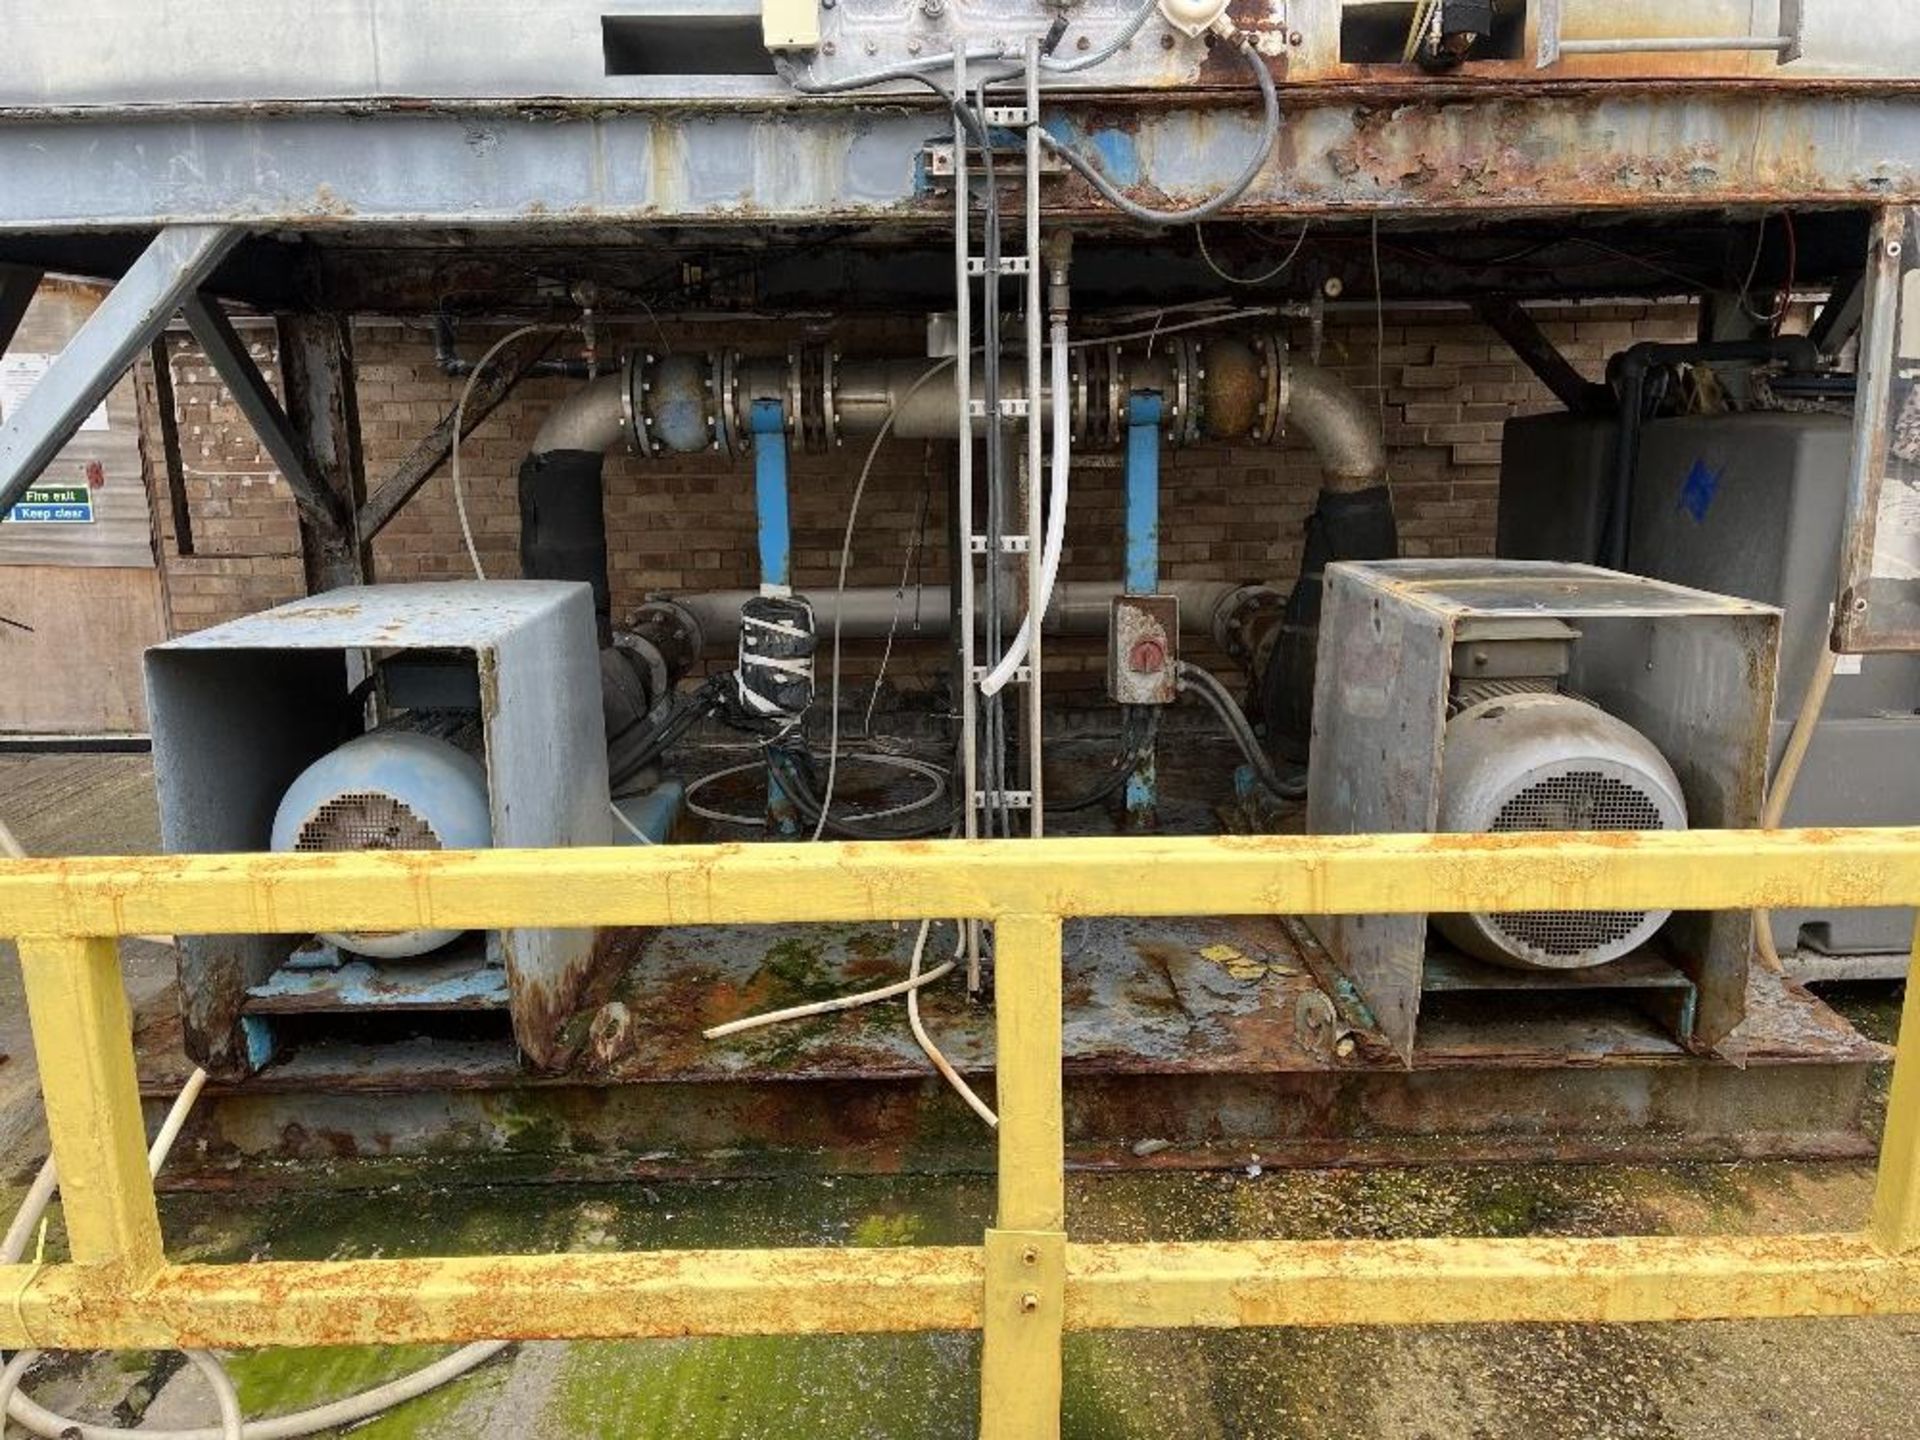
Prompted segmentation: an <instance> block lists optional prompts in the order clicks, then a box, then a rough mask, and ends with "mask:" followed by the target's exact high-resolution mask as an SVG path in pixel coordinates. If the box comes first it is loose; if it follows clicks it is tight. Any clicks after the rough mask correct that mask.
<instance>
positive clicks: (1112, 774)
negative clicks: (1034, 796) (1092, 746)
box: [1046, 705, 1160, 815]
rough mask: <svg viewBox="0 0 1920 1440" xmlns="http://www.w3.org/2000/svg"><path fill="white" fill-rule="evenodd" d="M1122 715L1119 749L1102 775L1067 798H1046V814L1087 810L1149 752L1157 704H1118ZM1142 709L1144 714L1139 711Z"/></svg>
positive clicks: (1115, 789) (1120, 784)
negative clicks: (1123, 713) (1097, 781)
mask: <svg viewBox="0 0 1920 1440" xmlns="http://www.w3.org/2000/svg"><path fill="white" fill-rule="evenodd" d="M1122 708H1123V709H1124V710H1125V712H1126V715H1125V718H1124V719H1123V720H1122V721H1121V725H1120V753H1119V755H1118V756H1116V757H1115V759H1114V761H1113V764H1112V766H1111V768H1110V769H1109V770H1108V772H1107V774H1106V776H1105V777H1104V778H1103V779H1101V780H1100V781H1099V783H1098V784H1096V785H1095V786H1094V787H1093V789H1091V790H1089V791H1088V792H1087V793H1086V794H1084V795H1079V796H1075V797H1074V798H1073V799H1071V800H1050V801H1048V802H1047V807H1046V808H1047V811H1048V813H1050V814H1062V815H1065V814H1071V813H1072V812H1074V811H1076V810H1091V809H1093V807H1094V806H1096V805H1100V804H1104V803H1105V802H1106V801H1108V800H1111V799H1112V798H1113V797H1114V796H1115V795H1117V794H1119V793H1120V792H1121V791H1122V790H1124V789H1125V788H1126V784H1127V781H1128V780H1130V779H1132V778H1133V774H1134V772H1135V771H1136V770H1138V769H1139V768H1140V764H1141V762H1142V761H1144V760H1145V759H1146V758H1147V756H1148V755H1150V754H1152V753H1153V741H1154V736H1155V735H1156V734H1157V733H1158V732H1159V729H1160V707H1159V706H1157V705H1127V706H1123V707H1122ZM1143 711H1144V712H1145V715H1144V718H1143V716H1142V713H1141V712H1143Z"/></svg>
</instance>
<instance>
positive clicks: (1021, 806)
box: [973, 790, 1033, 810]
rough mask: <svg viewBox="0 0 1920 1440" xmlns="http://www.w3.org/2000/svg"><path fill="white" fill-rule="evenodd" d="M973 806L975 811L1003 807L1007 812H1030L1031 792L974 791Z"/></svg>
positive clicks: (1031, 806)
mask: <svg viewBox="0 0 1920 1440" xmlns="http://www.w3.org/2000/svg"><path fill="white" fill-rule="evenodd" d="M973 805H974V808H975V809H976V810H984V809H986V808H987V807H988V806H989V805H1004V806H1005V807H1006V808H1007V809H1009V810H1031V809H1032V808H1033V792H1032V791H1031V790H998V791H996V790H976V791H974V792H973Z"/></svg>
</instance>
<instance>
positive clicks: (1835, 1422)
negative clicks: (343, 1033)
mask: <svg viewBox="0 0 1920 1440" xmlns="http://www.w3.org/2000/svg"><path fill="white" fill-rule="evenodd" d="M0 819H4V820H5V821H6V822H7V823H8V824H9V825H11V826H12V827H13V828H14V829H15V831H16V833H17V834H18V835H19V837H20V839H21V841H22V843H24V844H25V845H27V846H28V847H29V848H30V849H33V850H35V851H37V852H38V853H66V854H77V853H102V852H111V851H115V850H120V851H131V850H146V849H151V848H152V847H153V844H154V825H153V816H152V806H151V800H150V790H149V780H148V772H147V766H146V762H145V760H144V759H143V758H141V757H127V756H93V757H82V758H72V757H39V756H36V757H15V756H0ZM10 958H11V956H10V954H8V955H6V956H0V961H4V960H9V959H10ZM164 972H165V959H164V956H163V955H162V954H160V953H158V952H155V951H153V950H152V949H151V948H150V947H138V948H136V947H131V946H130V947H129V950H128V976H129V990H130V992H131V993H132V995H133V996H134V997H135V999H136V1001H140V1000H145V999H148V998H150V997H151V995H152V994H153V993H154V991H155V989H157V987H158V984H159V982H160V980H161V979H162V978H163V976H164ZM1843 1003H1844V1006H1845V1008H1846V1011H1847V1013H1848V1014H1849V1016H1850V1018H1853V1019H1854V1020H1855V1021H1856V1022H1857V1023H1859V1024H1861V1025H1862V1026H1863V1027H1865V1028H1867V1029H1868V1030H1869V1031H1870V1032H1871V1033H1873V1034H1874V1035H1875V1037H1876V1038H1880V1039H1890V1038H1891V1033H1890V1031H1891V1026H1892V1017H1893V1016H1894V1015H1895V1014H1896V1013H1897V1012H1896V1010H1895V1008H1894V997H1893V996H1892V995H1891V994H1890V993H1889V992H1888V991H1887V990H1885V989H1879V990H1870V989H1869V990H1861V991H1856V992H1854V993H1852V994H1850V995H1849V996H1848V997H1847V998H1846V999H1845V1001H1844V1002H1843ZM0 1051H4V1052H5V1053H6V1054H7V1055H8V1056H9V1059H8V1060H7V1062H6V1063H4V1064H0V1138H4V1140H5V1143H6V1148H5V1150H4V1151H0V1154H5V1155H6V1156H7V1157H8V1159H7V1162H6V1165H5V1167H4V1168H5V1172H6V1173H5V1175H4V1182H5V1183H4V1184H0V1205H9V1204H10V1203H11V1202H12V1200H13V1199H14V1198H15V1197H17V1195H18V1192H19V1190H20V1188H22V1186H23V1185H24V1180H25V1177H26V1174H27V1173H28V1172H29V1171H30V1169H31V1167H32V1166H33V1165H34V1164H36V1163H37V1161H38V1157H39V1154H40V1147H41V1144H42V1143H43V1142H41V1141H40V1140H39V1139H38V1117H37V1102H36V1099H35V1096H36V1085H35V1081H34V1077H33V1071H32V1058H31V1046H30V1043H29V1041H28V1038H27V1037H26V1035H25V1027H24V1022H23V1019H22V1017H21V1014H20V1000H19V987H18V970H17V967H16V966H15V965H13V964H11V963H0ZM1253 1168H1256V1167H1254V1166H1253V1162H1252V1157H1249V1169H1250V1170H1251V1169H1253ZM352 1186H353V1182H351V1181H350V1180H348V1179H347V1177H346V1176H344V1175H334V1174H331V1173H329V1172H328V1171H326V1170H324V1169H322V1170H315V1171H312V1172H303V1173H302V1174H301V1176H300V1177H299V1178H298V1179H297V1181H295V1182H293V1183H291V1184H290V1183H288V1179H287V1177H286V1176H284V1175H282V1176H278V1177H275V1179H274V1181H273V1183H272V1184H271V1185H263V1186H261V1187H259V1188H257V1189H254V1190H251V1191H249V1192H246V1193H238V1194H235V1193H229V1194H220V1195H213V1194H183V1193H169V1194H166V1195H164V1196H163V1202H162V1209H163V1221H164V1224H165V1227H166V1230H167V1235H168V1241H169V1247H170V1250H171V1252H172V1253H173V1254H174V1255H175V1256H176V1257H179V1258H183V1259H184V1258H195V1259H206V1260H230V1261H239V1260H245V1259H248V1258H256V1257H265V1256H273V1257H276V1258H295V1257H313V1258H318V1257H323V1256H354V1255H374V1254H380V1255H389V1256H391V1255H398V1254H406V1253H424V1252H426V1251H428V1250H433V1251H438V1252H442V1253H446V1252H449V1251H453V1252H461V1251H465V1252H484V1251H492V1250H551V1249H557V1248H572V1249H606V1248H638V1247H646V1246H662V1245H674V1246H678V1245H694V1244H848V1245H875V1244H907V1243H966V1242H968V1241H971V1240H973V1239H975V1238H976V1237H977V1236H978V1234H979V1232H980V1229H981V1227H982V1226H983V1225H984V1224H985V1223H986V1220H987V1216H988V1211H989V1207H990V1203H991V1191H990V1187H989V1186H988V1184H987V1183H986V1182H985V1181H983V1180H979V1179H970V1180H961V1181H957V1182H956V1181H952V1180H931V1179H916V1178H909V1177H898V1178H867V1179H858V1180H856V1179H845V1178H843V1179H837V1180H835V1179H821V1178H817V1177H812V1178H806V1179H796V1180H784V1181H764V1182H739V1181H735V1182H724V1183H701V1184H674V1185H639V1184H634V1185H626V1186H594V1187H586V1186H572V1187H558V1186H503V1185H498V1184H488V1183H487V1180H486V1177H485V1175H484V1174H483V1173H470V1174H464V1175H463V1174H459V1173H448V1172H447V1171H446V1170H444V1169H438V1170H436V1171H434V1172H433V1173H432V1174H431V1175H430V1176H422V1177H420V1178H419V1179H418V1180H417V1181H415V1182H412V1183H406V1182H403V1183H401V1184H386V1185H383V1186H382V1187H381V1188H377V1189H367V1188H352ZM1871 1186H1872V1177H1871V1170H1870V1167H1868V1166H1866V1165H1862V1164H1858V1163H1846V1162H1834V1163H1827V1164H1784V1163H1779V1164H1744V1165H1674V1166H1660V1167H1623V1166H1604V1167H1603V1166H1583V1167H1572V1166H1560V1167H1554V1166H1477V1167H1450V1168H1429V1169H1376V1170H1295V1171H1266V1172H1265V1173H1258V1174H1255V1173H1249V1172H1247V1171H1236V1172H1233V1173H1229V1174H1200V1175H1178V1174H1175V1175H1167V1174H1152V1175H1148V1174H1138V1175H1102V1176H1098V1177H1095V1176H1075V1177H1073V1180H1072V1183H1071V1187H1070V1224H1071V1226H1072V1228H1073V1230H1074V1233H1075V1234H1076V1235H1078V1236H1081V1237H1083V1238H1087V1239H1144V1238H1149V1237H1153V1238H1167V1239H1180V1238H1229V1237H1238V1236H1254V1235H1267V1236H1322V1235H1353V1236H1380V1237H1386V1236H1413V1235H1433V1234H1473V1235H1515V1234H1607V1233H1628V1232H1654V1233H1711V1232H1728V1231H1774V1232H1778V1231H1787V1230H1801V1229H1822V1228H1845V1227H1851V1226H1854V1225H1857V1224H1858V1223H1859V1222H1860V1219H1861V1217H1862V1216H1863V1214H1864V1212H1865V1207H1866V1204H1867V1201H1868V1197H1869V1195H1870V1193H1871ZM49 1245H50V1251H49V1253H50V1254H54V1255H57V1254H58V1253H59V1246H60V1236H59V1231H58V1226H57V1224H56V1225H55V1226H54V1227H53V1229H52V1231H51V1234H50V1241H49ZM431 1353H433V1352H429V1351H423V1350H419V1349H412V1348H408V1349H402V1350H379V1349H362V1350H339V1351H325V1352H317V1351H314V1352H291V1353H289V1352H274V1353H268V1354H249V1355H237V1356H234V1357H232V1359H231V1363H232V1366H233V1369H234V1372H235V1375H236V1377H237V1379H238V1381H239V1383H240V1387H241V1392H242V1396H243V1399H244V1401H245V1402H246V1404H247V1406H248V1410H249V1413H250V1414H252V1415H255V1416H262V1415H268V1414H274V1413H280V1412H283V1411H285V1410H287V1409H291V1408H296V1407H299V1406H302V1405H305V1404H308V1403H312V1402H314V1401H317V1400H324V1399H328V1398H332V1397H335V1396H338V1395H341V1394H344V1393H347V1392H348V1391H350V1390H354V1389H358V1388H361V1387H363V1386H365V1385H367V1384H371V1383H376V1382H378V1381H379V1380H382V1379H385V1378H388V1377H390V1376H392V1375H395V1374H398V1373H400V1372H401V1371H403V1370H405V1369H408V1368H410V1367H412V1366H413V1365H416V1364H418V1363H420V1362H421V1361H422V1360H423V1359H425V1358H427V1357H428V1356H429V1355H430V1354H431ZM977 1365H978V1349H977V1344H976V1343H975V1342H974V1341H973V1340H972V1339H971V1338H970V1337H965V1336H948V1335H935V1336H926V1337H907V1338H882V1339H847V1340H842V1339H809V1340H746V1341H675V1342H648V1343H643V1344H591V1345H544V1344H543V1345H526V1346H520V1347H517V1348H516V1349H514V1350H512V1351H509V1352H508V1353H507V1354H506V1355H505V1356H503V1357H501V1358H500V1359H499V1360H497V1361H495V1362H493V1363H492V1364H490V1365H488V1366H486V1367H484V1368H482V1369H481V1370H480V1371H477V1372H476V1373H474V1374H473V1375H471V1376H469V1377H467V1378H466V1379H464V1380H462V1381H460V1382H458V1383H456V1384H454V1385H452V1386H449V1387H447V1388H446V1389H444V1390H442V1391H440V1392H438V1393H436V1394H435V1395H433V1396H431V1397H428V1398H427V1399H424V1400H422V1401H419V1402H416V1403H415V1404H414V1405H412V1406H409V1407H406V1408H404V1409H402V1410H400V1411H396V1412H394V1413H392V1414H390V1415H388V1416H386V1417H383V1418H382V1419H380V1420H378V1421H376V1422H374V1423H372V1424H369V1425H366V1426H363V1427H360V1428H359V1429H356V1430H355V1431H354V1432H353V1433H354V1435H355V1436H356V1437H359V1436H381V1437H403V1436H418V1437H435V1440H440V1437H444V1440H454V1437H468V1436H476V1435H485V1436H502V1437H506V1436H511V1437H527V1440H547V1437H553V1440H560V1437H567V1440H576V1437H580V1440H585V1437H603V1436H604V1437H654V1436H659V1437H667V1436H671V1437H674V1440H708V1437H713V1440H718V1437H740V1440H746V1437H787V1436H803V1435H804V1436H823V1437H824V1436H832V1437H876V1440H878V1437H902V1440H904V1437H960V1436H966V1435H970V1434H972V1433H973V1421H972V1414H973V1409H972V1407H973V1399H974V1395H975V1393H976V1387H977V1383H978V1372H977ZM29 1388H30V1389H31V1390H32V1391H33V1393H34V1394H35V1395H36V1396H37V1397H38V1398H40V1399H41V1400H42V1402H43V1403H46V1404H50V1405H53V1406H55V1407H56V1408H66V1407H69V1406H71V1407H72V1412H73V1413H77V1414H79V1415H80V1416H81V1417H82V1418H86V1419H89V1420H94V1421H106V1420H109V1419H117V1420H119V1421H120V1422H122V1423H129V1422H134V1421H137V1420H141V1419H144V1421H145V1423H146V1424H147V1425H149V1426H177V1425H198V1424H205V1423H207V1421H208V1418H209V1416H210V1415H211V1405H210V1403H209V1402H208V1401H207V1400H206V1399H205V1397H204V1395H203V1394H202V1393H201V1390H200V1386H199V1382H198V1380H197V1379H196V1378H195V1377H194V1376H193V1375H192V1374H191V1372H187V1373H181V1372H180V1371H179V1369H178V1362H177V1359H176V1358H175V1357H172V1356H164V1355H152V1354H133V1355H125V1356H113V1357H102V1356H96V1357H84V1356H83V1357H49V1358H48V1359H47V1360H45V1361H43V1362H42V1365H41V1367H40V1368H39V1369H38V1370H37V1371H36V1372H35V1374H34V1375H33V1376H32V1377H31V1379H30V1382H29ZM1917 1393H1920V1317H1912V1318H1905V1319H1898V1320H1871V1321H1779V1322H1767V1323H1743V1324H1718V1323H1708V1324H1694V1325H1685V1326H1680V1325H1673V1326H1614V1327H1607V1326H1477V1327H1469V1328H1461V1329H1452V1330H1395V1329H1387V1328H1382V1329H1342V1330H1327V1331H1247V1332H1239V1333H1227V1334H1195V1335H1167V1334H1148V1333H1137V1334H1136V1333H1129V1334H1116V1335H1102V1336H1080V1337H1074V1338H1073V1340H1072V1341H1071V1342H1070V1344H1069V1347H1068V1384H1067V1404H1066V1433H1067V1434H1068V1435H1069V1436H1071V1437H1086V1440H1094V1437H1099V1440H1107V1437H1116V1440H1120V1437H1133V1436H1142V1437H1148V1436H1151V1437H1156V1440H1157V1437H1161V1436H1168V1435H1177V1436H1181V1437H1183V1440H1184V1437H1189V1436H1191V1437H1222V1440H1228V1437H1231V1440H1241V1437H1261V1440H1265V1437H1299V1440H1346V1437H1354V1440H1359V1437H1381V1440H1454V1437H1471V1440H1557V1437H1573V1436H1580V1437H1596V1440H1609V1437H1620V1440H1626V1437H1632V1440H1656V1437H1659V1440H1665V1437H1702V1440H1706V1437H1722V1436H1725V1437H1729V1440H1732V1437H1736V1436H1737V1437H1740V1440H1799V1437H1806V1440H1812V1437H1815V1436H1818V1437H1822V1440H1825V1437H1829V1436H1835V1435H1840V1436H1846V1437H1849V1440H1852V1437H1881V1436H1886V1437H1895V1436H1908V1435H1912V1434H1914V1433H1916V1427H1915V1423H1914V1420H1913V1413H1912V1412H1913V1402H1912V1398H1911V1397H1912V1396H1914V1395H1915V1394H1917ZM20 1433H25V1432H21V1431H18V1430H17V1429H9V1430H8V1431H7V1434H8V1435H10V1436H11V1435H14V1434H20Z"/></svg>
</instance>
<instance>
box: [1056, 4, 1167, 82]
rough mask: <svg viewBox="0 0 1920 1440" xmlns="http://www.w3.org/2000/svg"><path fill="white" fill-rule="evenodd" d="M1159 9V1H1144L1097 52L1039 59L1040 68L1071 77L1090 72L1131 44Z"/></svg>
mask: <svg viewBox="0 0 1920 1440" xmlns="http://www.w3.org/2000/svg"><path fill="white" fill-rule="evenodd" d="M1159 8H1160V0H1146V3H1145V4H1143V5H1141V7H1140V8H1139V9H1138V10H1136V11H1134V12H1133V14H1132V15H1131V16H1130V17H1129V18H1128V20H1127V23H1126V24H1124V25H1122V26H1121V27H1120V30H1119V33H1118V34H1116V35H1115V36H1114V37H1113V39H1111V40H1109V41H1108V42H1107V43H1106V44H1104V45H1102V46H1101V47H1100V48H1099V49H1098V50H1090V51H1088V52H1087V53H1086V54H1084V55H1076V56H1074V57H1073V58H1072V59H1071V60H1060V59H1056V58H1055V57H1054V56H1053V55H1042V56H1041V57H1040V68H1041V69H1042V70H1045V71H1048V72H1049V73H1051V74H1054V75H1072V74H1076V73H1077V72H1079V71H1081V70H1091V69H1092V68H1093V67H1094V66H1096V65H1104V64H1106V63H1107V61H1109V60H1111V59H1112V58H1113V57H1114V56H1116V55H1118V54H1119V53H1120V52H1121V51H1122V50H1124V49H1126V48H1127V46H1128V45H1130V44H1132V43H1133V37H1134V36H1136V35H1138V34H1139V33H1140V30H1141V28H1142V27H1143V26H1144V25H1145V24H1146V23H1147V21H1149V20H1151V19H1152V18H1153V17H1154V13H1155V12H1156V11H1158V10H1159Z"/></svg>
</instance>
